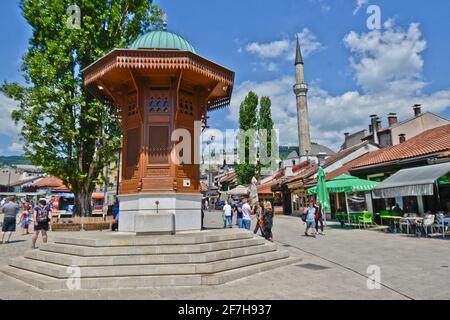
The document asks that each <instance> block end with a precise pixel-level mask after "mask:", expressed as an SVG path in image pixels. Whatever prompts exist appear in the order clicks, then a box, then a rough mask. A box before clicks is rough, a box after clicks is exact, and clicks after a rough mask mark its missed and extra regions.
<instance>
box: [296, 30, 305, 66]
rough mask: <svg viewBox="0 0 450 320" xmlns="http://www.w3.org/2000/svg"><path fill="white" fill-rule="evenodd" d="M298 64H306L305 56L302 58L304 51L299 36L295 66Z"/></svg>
mask: <svg viewBox="0 0 450 320" xmlns="http://www.w3.org/2000/svg"><path fill="white" fill-rule="evenodd" d="M298 64H304V63H303V56H302V49H301V48H300V39H299V38H298V35H297V51H296V53H295V65H298Z"/></svg>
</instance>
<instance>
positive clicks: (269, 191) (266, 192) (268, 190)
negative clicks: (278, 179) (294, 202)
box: [258, 187, 273, 195]
mask: <svg viewBox="0 0 450 320" xmlns="http://www.w3.org/2000/svg"><path fill="white" fill-rule="evenodd" d="M258 194H261V195H272V194H273V192H272V189H271V188H270V187H268V188H264V189H259V190H258Z"/></svg>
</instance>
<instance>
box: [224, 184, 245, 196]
mask: <svg viewBox="0 0 450 320" xmlns="http://www.w3.org/2000/svg"><path fill="white" fill-rule="evenodd" d="M226 193H227V194H228V195H231V196H245V195H248V194H249V191H248V188H247V187H244V186H237V187H236V188H234V189H233V190H230V191H227V192H226Z"/></svg>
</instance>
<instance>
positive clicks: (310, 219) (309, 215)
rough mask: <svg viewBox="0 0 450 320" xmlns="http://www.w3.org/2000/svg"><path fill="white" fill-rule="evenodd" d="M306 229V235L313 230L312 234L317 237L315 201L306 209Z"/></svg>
mask: <svg viewBox="0 0 450 320" xmlns="http://www.w3.org/2000/svg"><path fill="white" fill-rule="evenodd" d="M305 222H306V230H305V236H307V237H308V236H309V234H308V231H309V230H310V229H311V230H312V236H313V237H314V238H315V237H316V208H315V207H314V202H312V201H311V202H310V203H309V207H308V208H307V209H306V219H305Z"/></svg>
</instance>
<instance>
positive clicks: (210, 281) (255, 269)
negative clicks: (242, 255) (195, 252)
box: [202, 257, 302, 286]
mask: <svg viewBox="0 0 450 320" xmlns="http://www.w3.org/2000/svg"><path fill="white" fill-rule="evenodd" d="M300 261H302V259H301V258H299V257H287V258H283V259H278V260H272V261H268V262H263V263H259V264H255V265H251V266H246V267H241V268H238V269H233V270H226V271H222V272H217V273H213V274H210V275H203V277H202V285H204V286H205V285H206V286H213V285H221V284H225V283H227V282H231V281H234V280H238V279H242V278H245V277H248V276H249V275H254V274H255V273H260V272H265V271H269V270H272V269H276V268H280V267H285V266H288V265H291V264H294V263H298V262H300ZM281 272H282V271H281Z"/></svg>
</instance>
